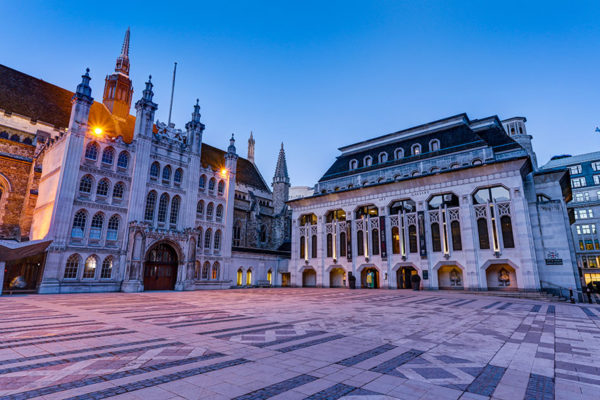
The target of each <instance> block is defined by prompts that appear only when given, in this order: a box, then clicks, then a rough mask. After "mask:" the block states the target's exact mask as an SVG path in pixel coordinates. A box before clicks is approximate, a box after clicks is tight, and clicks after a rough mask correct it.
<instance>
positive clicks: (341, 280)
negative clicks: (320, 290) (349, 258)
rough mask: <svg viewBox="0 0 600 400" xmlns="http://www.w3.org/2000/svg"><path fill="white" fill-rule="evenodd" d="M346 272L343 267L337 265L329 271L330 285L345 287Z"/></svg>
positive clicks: (332, 286)
mask: <svg viewBox="0 0 600 400" xmlns="http://www.w3.org/2000/svg"><path fill="white" fill-rule="evenodd" d="M344 275H345V272H344V270H343V269H342V268H339V267H336V268H332V269H331V271H330V272H329V287H331V288H341V287H345V286H346V285H345V282H346V279H345V277H344Z"/></svg>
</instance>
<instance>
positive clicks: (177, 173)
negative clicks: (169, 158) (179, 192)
mask: <svg viewBox="0 0 600 400" xmlns="http://www.w3.org/2000/svg"><path fill="white" fill-rule="evenodd" d="M182 180H183V170H182V169H181V168H177V169H176V170H175V175H173V181H174V182H175V183H177V184H180V183H181V181H182Z"/></svg>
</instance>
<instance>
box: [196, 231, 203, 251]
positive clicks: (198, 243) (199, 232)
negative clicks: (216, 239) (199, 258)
mask: <svg viewBox="0 0 600 400" xmlns="http://www.w3.org/2000/svg"><path fill="white" fill-rule="evenodd" d="M203 239H204V236H202V227H198V242H197V245H198V248H199V249H201V248H202V241H203Z"/></svg>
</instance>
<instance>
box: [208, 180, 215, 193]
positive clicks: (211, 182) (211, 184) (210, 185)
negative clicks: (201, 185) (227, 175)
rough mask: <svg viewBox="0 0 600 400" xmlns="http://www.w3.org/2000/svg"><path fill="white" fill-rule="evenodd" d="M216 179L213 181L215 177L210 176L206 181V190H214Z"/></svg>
mask: <svg viewBox="0 0 600 400" xmlns="http://www.w3.org/2000/svg"><path fill="white" fill-rule="evenodd" d="M216 182H217V181H215V178H210V180H209V181H208V190H209V191H210V192H214V191H215V184H216Z"/></svg>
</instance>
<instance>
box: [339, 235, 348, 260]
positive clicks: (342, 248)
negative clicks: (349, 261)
mask: <svg viewBox="0 0 600 400" xmlns="http://www.w3.org/2000/svg"><path fill="white" fill-rule="evenodd" d="M346 246H347V243H346V232H340V257H346Z"/></svg>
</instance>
